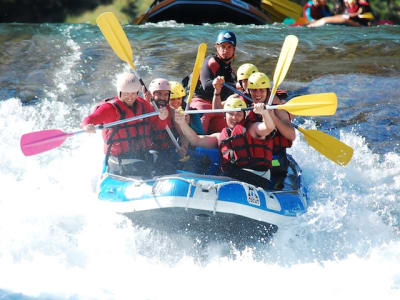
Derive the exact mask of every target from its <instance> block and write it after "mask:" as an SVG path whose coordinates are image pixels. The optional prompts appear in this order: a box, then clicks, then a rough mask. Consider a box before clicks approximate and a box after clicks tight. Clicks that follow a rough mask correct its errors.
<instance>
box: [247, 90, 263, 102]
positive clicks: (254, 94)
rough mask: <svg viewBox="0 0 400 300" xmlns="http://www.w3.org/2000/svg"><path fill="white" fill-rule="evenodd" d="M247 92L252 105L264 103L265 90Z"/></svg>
mask: <svg viewBox="0 0 400 300" xmlns="http://www.w3.org/2000/svg"><path fill="white" fill-rule="evenodd" d="M249 92H250V96H251V99H252V100H253V102H254V103H264V102H265V101H266V100H267V95H268V91H267V89H249Z"/></svg>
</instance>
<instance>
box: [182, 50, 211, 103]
mask: <svg viewBox="0 0 400 300" xmlns="http://www.w3.org/2000/svg"><path fill="white" fill-rule="evenodd" d="M206 52H207V44H205V43H201V44H200V45H199V48H198V50H197V56H196V61H195V63H194V67H193V72H192V79H191V81H190V88H189V96H188V98H187V100H186V102H187V105H186V110H187V109H188V108H189V104H190V101H191V100H192V98H193V94H194V90H195V88H196V86H197V81H198V80H199V76H200V70H201V66H202V65H203V61H204V58H205V56H206Z"/></svg>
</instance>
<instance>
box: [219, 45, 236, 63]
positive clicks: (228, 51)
mask: <svg viewBox="0 0 400 300" xmlns="http://www.w3.org/2000/svg"><path fill="white" fill-rule="evenodd" d="M215 48H216V49H217V54H218V57H220V58H221V59H222V60H229V59H231V58H232V57H233V55H234V54H235V47H234V46H233V45H232V44H231V43H228V42H223V43H221V44H215Z"/></svg>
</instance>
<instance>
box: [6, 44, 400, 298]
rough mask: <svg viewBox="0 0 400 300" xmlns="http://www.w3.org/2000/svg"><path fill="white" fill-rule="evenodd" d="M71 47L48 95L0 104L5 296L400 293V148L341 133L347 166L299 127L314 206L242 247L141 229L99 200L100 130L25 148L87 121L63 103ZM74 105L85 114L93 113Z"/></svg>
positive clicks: (298, 153)
mask: <svg viewBox="0 0 400 300" xmlns="http://www.w3.org/2000/svg"><path fill="white" fill-rule="evenodd" d="M70 47H71V49H72V50H71V55H70V56H67V57H66V58H65V57H64V59H65V61H64V65H62V67H61V68H60V69H56V70H54V78H55V81H56V82H55V86H56V87H57V89H56V92H55V93H54V94H52V93H50V92H49V93H48V99H44V100H43V101H42V102H41V103H40V104H38V105H33V106H22V105H21V102H20V100H19V99H15V98H13V99H6V100H5V101H1V102H0V127H1V128H2V129H3V130H2V131H1V132H0V141H1V149H2V156H1V157H0V170H1V171H0V182H1V191H2V196H1V198H0V298H1V297H2V296H3V295H4V298H5V299H11V298H12V299H22V298H23V299H26V298H29V299H31V297H32V298H35V299H36V298H37V299H118V300H119V299H152V300H155V299H174V300H175V299H218V298H219V299H266V298H275V299H290V298H293V297H296V298H297V299H318V300H319V299H399V297H400V241H399V232H400V227H399V223H398V222H399V221H398V218H399V214H400V202H399V196H398V194H399V190H400V159H399V154H398V153H392V152H389V153H388V154H386V155H385V156H379V155H377V154H374V153H372V152H371V151H370V150H369V148H368V146H367V144H366V142H365V141H364V139H363V138H362V137H361V136H358V135H355V134H353V133H351V132H342V133H341V137H340V138H341V140H342V141H344V142H345V143H347V144H348V145H350V146H352V147H353V148H354V149H355V153H354V158H353V160H352V161H351V162H350V163H349V165H348V166H346V167H340V166H337V165H335V164H334V163H332V162H330V161H329V160H327V159H326V158H324V157H323V156H321V155H320V154H318V152H316V151H314V150H313V149H312V148H311V147H309V146H308V145H307V144H306V142H305V141H304V139H303V138H302V137H301V134H300V133H299V138H298V139H297V141H296V143H295V145H294V147H293V148H292V150H291V153H292V155H293V156H294V157H295V159H296V160H297V162H298V163H299V165H300V166H301V167H302V169H303V177H304V183H305V185H306V186H307V188H308V191H309V198H310V202H311V206H310V209H309V212H308V213H307V214H305V215H303V216H301V217H300V218H298V220H296V221H294V223H293V224H291V225H289V226H286V227H285V228H280V230H279V231H278V232H277V234H276V235H275V236H274V238H273V239H272V241H271V243H269V244H262V245H259V246H255V247H252V248H251V247H249V248H247V249H245V250H244V251H241V252H240V251H238V250H235V248H234V247H232V246H231V245H224V244H210V245H208V246H207V247H206V248H204V249H202V250H200V251H204V253H198V250H196V245H193V241H191V240H189V239H187V238H185V237H182V236H172V235H171V236H160V235H158V234H157V233H152V232H151V231H149V230H145V229H139V228H135V227H133V226H132V225H131V223H130V222H129V221H128V220H127V219H126V218H125V217H123V216H120V215H116V214H113V213H111V212H109V211H106V210H105V209H104V208H103V207H101V206H100V205H99V204H98V203H97V201H96V199H97V196H96V192H95V190H96V182H97V177H98V175H99V174H100V170H101V161H102V157H103V154H102V141H101V137H100V135H99V134H97V135H86V134H82V135H78V136H74V137H71V138H69V139H68V140H67V141H66V142H65V143H64V145H63V146H62V147H59V148H57V149H55V150H52V151H48V152H46V153H43V154H41V155H35V156H32V157H24V156H23V155H22V153H21V151H20V147H19V139H20V136H21V135H22V134H23V133H26V132H31V131H35V130H42V129H50V128H59V129H62V130H64V131H72V130H75V129H77V127H78V126H79V124H78V123H76V122H74V121H73V120H74V119H73V118H72V117H71V115H70V112H71V105H72V104H68V105H67V104H65V103H64V102H58V101H56V100H57V99H58V97H61V96H63V97H67V96H68V88H67V86H68V85H72V84H74V83H75V84H76V83H77V82H78V81H79V80H80V78H79V76H75V77H74V76H72V77H71V76H70V75H69V73H68V72H67V71H66V70H67V66H68V68H72V67H73V66H74V65H76V64H77V63H79V47H77V46H76V45H74V44H73V43H72V44H71V45H70ZM60 82H63V83H60ZM73 108H74V109H75V112H74V113H75V114H77V115H78V116H79V117H80V118H82V117H83V116H84V115H85V114H86V113H87V112H88V111H87V108H82V109H80V108H79V107H73ZM314 126H315V124H314V123H313V122H311V121H310V122H309V123H307V124H306V125H305V128H313V127H314ZM396 217H397V220H396ZM396 222H397V223H396ZM199 256H201V257H202V259H199ZM204 257H205V259H204ZM2 294H3V295H2ZM15 294H17V295H16V296H15ZM24 295H25V296H26V298H25V297H24Z"/></svg>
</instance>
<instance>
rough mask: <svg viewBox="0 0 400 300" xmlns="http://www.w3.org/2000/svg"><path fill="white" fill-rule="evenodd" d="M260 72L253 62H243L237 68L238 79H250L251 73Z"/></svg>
mask: <svg viewBox="0 0 400 300" xmlns="http://www.w3.org/2000/svg"><path fill="white" fill-rule="evenodd" d="M255 72H258V69H257V67H256V66H255V65H253V64H243V65H241V66H240V67H239V69H238V70H237V79H238V80H243V79H248V78H249V77H250V75H251V74H253V73H255Z"/></svg>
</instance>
